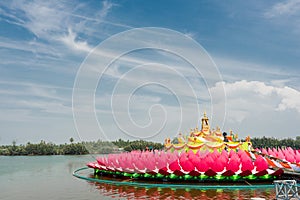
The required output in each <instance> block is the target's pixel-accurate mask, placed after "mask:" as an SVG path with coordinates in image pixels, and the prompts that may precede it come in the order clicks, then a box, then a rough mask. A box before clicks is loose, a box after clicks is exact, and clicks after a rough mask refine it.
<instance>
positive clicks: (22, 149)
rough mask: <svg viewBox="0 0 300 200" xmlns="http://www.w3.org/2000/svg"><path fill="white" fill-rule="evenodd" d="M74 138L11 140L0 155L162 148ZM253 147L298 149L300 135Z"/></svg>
mask: <svg viewBox="0 0 300 200" xmlns="http://www.w3.org/2000/svg"><path fill="white" fill-rule="evenodd" d="M73 142H74V139H73V138H70V143H69V144H67V143H65V144H54V143H51V142H48V143H47V142H45V141H43V140H42V141H41V142H40V143H37V144H32V143H30V142H28V143H27V144H25V145H23V144H20V145H16V142H15V141H13V142H12V144H11V145H2V146H0V155H5V156H26V155H83V154H89V153H91V154H107V153H116V152H120V151H132V150H155V149H157V150H162V149H163V148H164V145H163V144H162V143H157V142H150V141H144V140H135V141H129V140H127V141H125V140H122V139H119V140H116V141H112V142H110V141H102V140H98V141H92V142H78V143H73ZM251 142H252V145H253V147H254V148H277V147H292V148H294V149H300V136H297V137H296V139H292V138H285V139H277V138H274V137H261V138H257V137H255V138H252V139H251Z"/></svg>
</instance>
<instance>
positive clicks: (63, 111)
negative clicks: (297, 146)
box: [0, 0, 300, 144]
mask: <svg viewBox="0 0 300 200" xmlns="http://www.w3.org/2000/svg"><path fill="white" fill-rule="evenodd" d="M299 13H300V1H299V0H287V1H176V0H172V1H129V0H123V1H78V2H77V1H72V2H70V1H50V2H43V1H8V0H7V1H6V0H5V1H1V2H0V27H1V28H0V94H1V95H0V127H1V130H0V144H10V143H11V142H12V141H13V140H16V141H17V143H26V142H28V141H31V142H39V141H40V140H46V141H52V142H56V143H64V142H68V140H69V138H70V137H73V138H75V139H76V140H77V141H79V138H81V139H83V140H93V139H97V138H98V139H99V138H100V139H109V140H114V139H118V138H124V139H138V138H146V139H149V140H155V141H163V139H164V138H165V137H174V136H175V135H176V134H177V132H178V130H180V131H182V132H188V130H189V129H190V128H193V127H195V126H196V124H197V122H198V120H199V119H198V118H199V115H201V113H197V111H195V106H196V107H197V106H199V110H200V111H201V112H203V111H204V110H206V111H207V112H208V114H209V115H210V116H211V115H212V112H211V107H213V108H214V115H215V113H218V109H219V106H220V105H221V104H223V103H224V99H222V98H220V99H218V94H220V91H221V90H222V88H224V89H225V92H226V100H225V101H226V118H225V120H223V121H222V120H220V119H218V116H211V117H212V118H214V119H215V120H214V121H212V123H213V126H216V125H220V126H222V128H223V130H224V131H228V130H230V129H232V130H233V131H234V132H237V133H238V134H239V135H240V137H245V136H247V135H251V136H273V137H278V138H283V137H296V136H298V135H299V127H298V122H299V121H300V81H299V80H300V77H299V74H300V67H299V63H300V40H299V38H300V25H299V24H300V23H299V22H300V14H299ZM142 27H161V28H167V29H171V30H174V31H178V32H180V33H182V34H184V35H185V36H188V37H190V38H192V39H193V40H195V41H196V42H198V43H199V44H201V45H202V46H203V48H204V49H205V50H206V51H207V52H208V53H209V55H210V56H211V58H212V59H213V61H214V62H215V64H216V66H217V69H218V70H219V71H220V74H221V76H222V80H221V81H220V82H216V84H215V85H212V86H209V87H207V86H205V83H204V82H205V81H204V79H205V77H197V76H194V77H193V76H192V74H193V72H192V71H189V70H190V68H189V66H188V65H187V64H186V63H184V62H183V61H182V60H180V59H178V57H177V58H176V56H174V55H166V52H159V51H152V50H142V51H139V52H134V53H132V54H131V55H128V57H127V58H124V59H123V60H122V59H120V60H119V61H116V62H115V63H114V64H113V65H111V66H110V68H109V70H108V71H107V72H106V76H104V80H102V81H103V82H100V85H99V86H98V88H97V91H95V107H96V112H95V113H96V116H97V119H98V122H99V123H100V126H101V127H102V129H103V130H102V131H104V135H105V136H103V134H99V135H89V134H88V132H93V131H91V130H90V129H89V126H88V124H87V125H86V133H83V132H80V133H79V136H78V134H77V131H76V126H75V124H74V121H73V114H72V92H73V85H74V81H75V80H76V75H77V72H78V70H79V69H80V66H81V65H82V63H83V62H84V61H85V58H86V56H88V55H90V54H89V53H91V52H92V50H93V49H94V48H95V47H96V46H97V45H98V44H100V43H101V42H103V41H105V40H107V39H108V38H110V37H111V36H113V35H115V34H118V33H120V32H123V31H128V30H131V29H133V28H142ZM174 43H176V42H174ZM141 60H142V61H143V62H139V61H141ZM146 61H147V62H146ZM150 61H152V62H154V61H155V62H156V63H160V64H163V65H168V66H169V67H171V68H167V70H166V68H164V67H162V66H161V65H157V66H156V67H152V68H151V66H150V67H148V68H143V67H141V68H139V70H138V71H137V72H136V74H134V73H131V74H130V73H129V74H127V75H128V79H125V82H124V84H122V86H123V88H122V87H120V88H121V89H120V91H119V93H117V94H115V95H116V97H118V98H117V99H124V98H125V97H124V96H122V95H124V91H127V86H128V87H129V85H130V84H132V85H134V84H138V83H139V82H138V81H139V79H138V77H143V78H144V79H149V81H150V80H151V78H157V79H155V80H158V79H159V78H161V80H165V79H167V80H169V82H170V84H172V86H174V83H173V82H176V81H177V80H178V79H175V78H173V77H174V76H175V75H174V73H172V70H173V68H174V69H176V70H178V71H180V72H181V73H183V74H184V75H186V76H187V77H188V80H189V83H192V85H193V88H195V89H196V95H197V98H196V101H192V100H190V99H189V98H190V97H191V96H190V95H189V94H190V93H189V94H187V92H186V90H185V88H184V87H183V86H184V83H182V84H178V85H177V87H176V89H177V90H178V91H177V92H179V93H178V94H179V96H180V97H183V98H184V101H183V103H182V104H180V102H179V103H178V102H177V101H176V98H173V97H174V95H173V94H172V91H171V90H168V88H163V87H161V86H159V85H149V86H147V87H143V88H141V89H139V90H137V92H136V93H135V94H133V95H132V99H131V100H130V101H129V104H128V101H119V102H116V106H115V107H113V109H114V114H113V115H115V116H116V117H117V118H121V119H125V118H126V117H125V115H128V112H127V104H128V105H130V106H131V107H129V110H130V112H129V114H130V117H131V118H130V119H132V120H133V121H134V123H133V125H134V124H138V125H139V126H138V127H139V128H138V129H134V128H133V129H130V128H129V129H128V130H131V131H132V135H128V134H126V133H124V132H122V131H121V130H120V128H118V127H117V126H116V125H115V124H116V121H115V120H114V117H115V116H113V115H112V107H111V104H110V102H113V101H111V97H112V90H113V89H114V86H115V84H116V83H118V80H119V79H120V77H122V76H123V77H124V74H126V73H128V72H129V70H128V68H129V67H132V66H133V65H137V64H141V63H145V62H146V63H150ZM172 67H173V68H172ZM149 69H151V70H150V71H147V70H149ZM154 69H155V70H154ZM130 77H131V78H130ZM126 81H127V82H126ZM180 86H182V87H180ZM125 95H126V94H125ZM210 95H215V96H216V102H215V105H211V104H210ZM175 96H176V95H175ZM123 104H124V105H123ZM153 105H155V106H154V107H153ZM125 108H126V109H125ZM180 108H184V109H186V112H188V113H190V115H188V116H184V118H183V119H182V123H181V124H180V125H178V121H180V116H181V114H180ZM125 111H126V112H125ZM222 112H223V111H222V109H221V108H220V111H219V113H220V116H222V115H223V114H222ZM166 113H169V114H166ZM166 119H167V121H166V127H163V128H162V129H160V128H159V126H160V125H161V124H160V123H159V122H160V121H164V120H166ZM151 120H153V121H151ZM156 120H158V122H157V123H158V124H155V122H156ZM151 122H153V123H154V125H153V127H152V126H149V127H150V129H149V130H147V127H148V126H147V125H148V124H149V123H150V125H151ZM123 123H128V122H123ZM141 127H144V129H141ZM149 127H148V128H149ZM90 128H91V127H90ZM127 128H128V127H127ZM143 130H145V131H143ZM157 130H159V131H160V132H159V133H158V134H156V135H155V136H153V135H151V134H152V133H151V131H157ZM97 131H98V130H96V132H97ZM135 131H136V133H135Z"/></svg>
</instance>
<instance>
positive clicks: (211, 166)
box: [87, 113, 300, 182]
mask: <svg viewBox="0 0 300 200" xmlns="http://www.w3.org/2000/svg"><path fill="white" fill-rule="evenodd" d="M164 145H165V150H152V151H132V152H123V153H119V154H109V155H107V156H103V157H99V158H97V160H96V161H95V162H90V163H88V164H87V166H88V167H90V168H93V169H94V172H95V174H96V175H108V176H112V177H120V178H129V179H143V180H155V181H157V180H161V181H180V182H183V181H186V182H191V181H229V182H231V181H239V180H242V181H245V180H247V181H252V180H255V181H258V180H261V181H266V180H274V179H278V178H280V177H281V176H282V175H283V174H284V173H286V172H291V173H296V174H297V173H300V151H299V150H294V149H292V148H290V147H289V148H278V149H275V148H273V149H270V148H269V149H253V147H252V143H251V139H250V137H249V136H248V137H246V139H245V140H238V135H237V134H234V133H233V132H232V131H230V133H229V134H227V133H226V132H223V133H222V132H221V131H220V128H219V127H217V128H216V129H215V130H214V129H212V130H211V128H210V124H209V119H208V117H207V116H206V114H205V113H204V116H203V118H202V119H201V129H200V130H198V128H197V127H196V128H195V129H192V130H191V131H190V133H189V135H187V136H184V135H183V134H181V133H179V135H178V137H177V138H175V139H173V140H172V142H171V139H170V138H167V139H165V144H164Z"/></svg>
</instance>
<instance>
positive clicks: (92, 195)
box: [0, 155, 275, 200]
mask: <svg viewBox="0 0 300 200" xmlns="http://www.w3.org/2000/svg"><path fill="white" fill-rule="evenodd" d="M94 160H95V158H94V157H93V156H91V155H84V156H15V157H10V156H9V157H5V156H0V199H1V200H18V199H20V200H21V199H22V200H32V199H72V200H79V199H80V200H81V199H251V198H253V197H261V198H265V199H274V198H275V190H274V189H273V188H268V189H264V188H262V189H253V190H251V189H239V190H238V189H230V188H228V189H208V190H205V189H189V188H185V189H175V188H157V187H154V188H144V187H136V186H126V185H123V186H117V185H111V184H104V183H94V182H88V181H85V180H82V179H78V178H76V177H74V176H72V172H73V171H74V170H76V169H78V168H81V167H84V166H85V164H86V163H87V162H90V161H94ZM84 173H86V176H90V175H91V174H93V171H92V170H85V172H84Z"/></svg>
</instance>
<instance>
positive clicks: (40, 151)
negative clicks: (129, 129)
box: [0, 138, 164, 156]
mask: <svg viewBox="0 0 300 200" xmlns="http://www.w3.org/2000/svg"><path fill="white" fill-rule="evenodd" d="M73 141H74V139H73V138H70V143H69V144H67V143H65V144H54V143H52V142H48V143H47V142H45V141H43V140H42V141H41V142H40V143H37V144H32V143H30V142H28V143H27V144H25V145H23V144H20V145H16V142H15V141H13V142H12V144H11V145H2V146H0V155H2V156H27V155H83V154H89V153H91V154H107V153H115V152H120V151H132V150H146V149H158V150H161V149H163V147H164V146H163V144H161V143H155V142H149V141H143V140H136V141H129V140H127V141H124V140H122V139H119V140H116V141H113V142H109V141H102V140H98V141H92V142H78V143H73Z"/></svg>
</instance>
